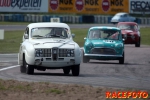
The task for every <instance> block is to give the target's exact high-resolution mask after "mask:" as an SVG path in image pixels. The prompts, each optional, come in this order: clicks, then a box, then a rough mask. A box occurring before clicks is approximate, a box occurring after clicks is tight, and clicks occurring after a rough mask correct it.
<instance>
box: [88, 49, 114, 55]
mask: <svg viewBox="0 0 150 100" xmlns="http://www.w3.org/2000/svg"><path fill="white" fill-rule="evenodd" d="M91 54H105V55H116V51H115V50H114V49H112V48H93V49H92V50H91Z"/></svg>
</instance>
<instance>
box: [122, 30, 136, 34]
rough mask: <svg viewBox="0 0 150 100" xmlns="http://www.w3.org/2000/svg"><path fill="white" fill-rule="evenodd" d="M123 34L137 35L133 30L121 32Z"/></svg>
mask: <svg viewBox="0 0 150 100" xmlns="http://www.w3.org/2000/svg"><path fill="white" fill-rule="evenodd" d="M121 32H122V34H134V33H136V32H135V31H133V30H121Z"/></svg>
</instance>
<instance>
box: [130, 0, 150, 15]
mask: <svg viewBox="0 0 150 100" xmlns="http://www.w3.org/2000/svg"><path fill="white" fill-rule="evenodd" d="M129 10H130V13H131V14H150V0H130V1H129Z"/></svg>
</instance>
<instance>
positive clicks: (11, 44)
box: [0, 28, 150, 53]
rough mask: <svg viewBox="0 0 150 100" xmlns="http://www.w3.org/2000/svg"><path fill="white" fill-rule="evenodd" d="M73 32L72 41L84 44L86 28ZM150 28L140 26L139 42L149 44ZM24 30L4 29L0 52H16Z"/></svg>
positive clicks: (73, 30)
mask: <svg viewBox="0 0 150 100" xmlns="http://www.w3.org/2000/svg"><path fill="white" fill-rule="evenodd" d="M71 30H72V33H74V34H75V38H74V41H75V42H77V43H78V44H79V45H80V47H82V46H83V44H84V39H83V38H84V37H86V35H87V32H88V29H71ZM149 31H150V28H141V30H140V32H141V38H142V40H141V44H143V45H150V34H149ZM23 32H24V31H5V36H4V38H5V39H4V40H0V53H18V51H19V46H20V43H21V42H22V36H23Z"/></svg>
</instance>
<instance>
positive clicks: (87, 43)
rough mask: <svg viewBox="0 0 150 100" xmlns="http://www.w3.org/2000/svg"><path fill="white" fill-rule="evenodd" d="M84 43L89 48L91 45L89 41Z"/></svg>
mask: <svg viewBox="0 0 150 100" xmlns="http://www.w3.org/2000/svg"><path fill="white" fill-rule="evenodd" d="M85 45H86V47H89V48H91V47H92V46H93V45H92V43H90V42H86V43H85Z"/></svg>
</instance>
